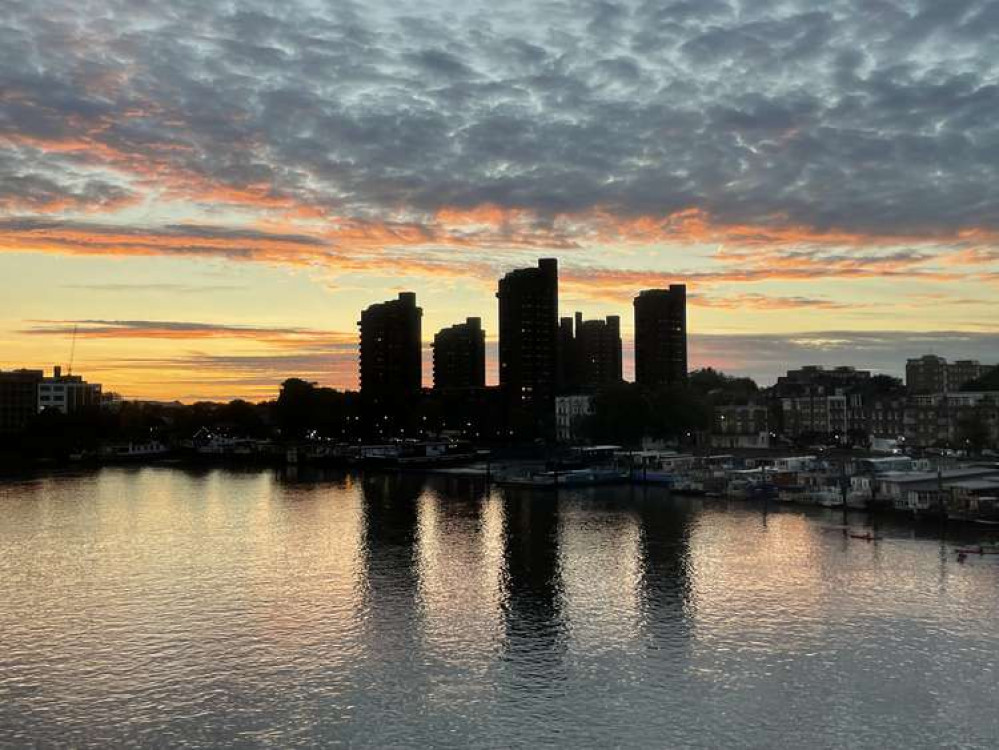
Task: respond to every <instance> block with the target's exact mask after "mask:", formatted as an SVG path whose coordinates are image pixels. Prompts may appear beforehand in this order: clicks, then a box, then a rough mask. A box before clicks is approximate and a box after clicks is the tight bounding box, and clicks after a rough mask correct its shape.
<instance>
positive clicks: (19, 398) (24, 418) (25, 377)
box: [0, 370, 45, 434]
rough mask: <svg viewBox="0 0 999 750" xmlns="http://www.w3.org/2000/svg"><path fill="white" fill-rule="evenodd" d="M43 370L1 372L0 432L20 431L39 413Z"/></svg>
mask: <svg viewBox="0 0 999 750" xmlns="http://www.w3.org/2000/svg"><path fill="white" fill-rule="evenodd" d="M44 377H45V373H44V372H43V371H42V370H13V371H11V372H0V434H4V433H13V432H19V431H20V430H22V429H24V427H25V426H26V425H27V424H28V422H30V421H31V419H32V418H33V417H34V416H35V415H36V414H37V413H38V385H39V384H40V383H41V382H42V379H43V378H44Z"/></svg>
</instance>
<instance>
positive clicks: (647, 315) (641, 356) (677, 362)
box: [635, 284, 687, 386]
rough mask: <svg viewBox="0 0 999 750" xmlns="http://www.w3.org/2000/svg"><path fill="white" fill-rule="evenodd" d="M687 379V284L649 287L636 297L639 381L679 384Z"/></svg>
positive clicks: (636, 360) (650, 383) (636, 357)
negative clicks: (666, 287)
mask: <svg viewBox="0 0 999 750" xmlns="http://www.w3.org/2000/svg"><path fill="white" fill-rule="evenodd" d="M686 379H687V287H686V285H685V284H670V286H669V289H646V290H645V291H643V292H641V293H639V295H638V296H637V297H635V382H636V383H638V384H639V385H644V386H661V385H676V384H679V383H683V382H685V381H686Z"/></svg>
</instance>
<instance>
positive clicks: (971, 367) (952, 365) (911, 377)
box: [905, 354, 996, 394]
mask: <svg viewBox="0 0 999 750" xmlns="http://www.w3.org/2000/svg"><path fill="white" fill-rule="evenodd" d="M994 367H996V365H983V364H982V363H981V362H979V361H978V360H974V359H959V360H957V361H956V362H948V361H947V360H946V359H944V358H943V357H937V356H935V355H933V354H926V355H924V356H922V357H918V358H916V359H910V360H908V361H907V362H906V363H905V385H906V387H907V388H908V389H909V392H910V393H914V394H923V393H949V392H951V391H959V390H961V386H963V385H964V384H965V383H969V382H971V381H972V380H977V379H978V378H980V377H982V376H984V375H987V374H988V373H989V372H990V371H991V370H992V369H993V368H994Z"/></svg>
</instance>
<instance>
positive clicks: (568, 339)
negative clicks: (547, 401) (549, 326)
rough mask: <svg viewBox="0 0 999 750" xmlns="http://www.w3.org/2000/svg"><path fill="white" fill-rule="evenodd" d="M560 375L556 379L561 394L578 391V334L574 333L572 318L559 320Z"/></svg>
mask: <svg viewBox="0 0 999 750" xmlns="http://www.w3.org/2000/svg"><path fill="white" fill-rule="evenodd" d="M557 371H558V374H557V376H556V378H555V388H556V390H557V391H558V392H559V393H571V392H573V391H575V390H576V386H577V381H578V373H577V370H576V334H575V332H574V331H573V326H572V318H569V317H565V318H559V322H558V364H557Z"/></svg>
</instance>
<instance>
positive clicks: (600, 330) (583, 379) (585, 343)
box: [559, 312, 622, 392]
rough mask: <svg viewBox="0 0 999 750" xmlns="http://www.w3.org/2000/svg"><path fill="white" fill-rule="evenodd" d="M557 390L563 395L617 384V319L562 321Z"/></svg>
mask: <svg viewBox="0 0 999 750" xmlns="http://www.w3.org/2000/svg"><path fill="white" fill-rule="evenodd" d="M559 368H560V373H561V375H560V378H559V389H560V390H561V391H564V392H572V391H579V390H582V391H596V390H599V389H601V388H603V387H605V386H608V385H614V384H616V383H620V382H621V380H622V367H621V318H620V317H619V316H617V315H608V316H607V318H606V319H605V320H583V314H582V313H579V312H577V313H576V317H575V330H573V319H572V318H562V320H561V324H560V326H559Z"/></svg>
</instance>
